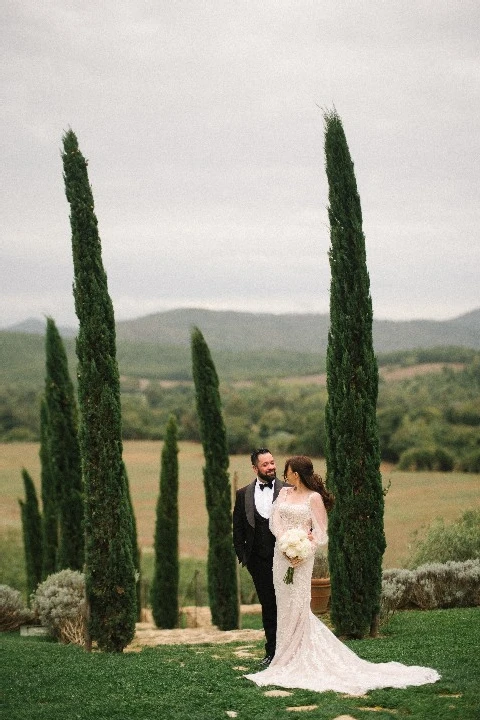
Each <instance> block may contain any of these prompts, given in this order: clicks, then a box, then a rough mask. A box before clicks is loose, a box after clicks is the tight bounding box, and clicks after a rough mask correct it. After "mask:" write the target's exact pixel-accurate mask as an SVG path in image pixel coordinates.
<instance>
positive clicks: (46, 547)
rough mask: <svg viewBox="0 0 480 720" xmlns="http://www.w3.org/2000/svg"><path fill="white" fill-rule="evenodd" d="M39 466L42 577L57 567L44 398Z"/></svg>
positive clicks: (55, 514) (43, 403)
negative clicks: (41, 508) (41, 510)
mask: <svg viewBox="0 0 480 720" xmlns="http://www.w3.org/2000/svg"><path fill="white" fill-rule="evenodd" d="M40 467H41V489H42V507H43V513H42V579H43V580H45V578H46V577H48V576H49V575H51V574H52V573H54V572H55V571H56V569H57V549H58V517H57V500H56V492H55V480H54V477H53V472H52V459H51V454H50V432H49V422H48V408H47V402H46V400H45V398H43V399H42V404H41V406H40Z"/></svg>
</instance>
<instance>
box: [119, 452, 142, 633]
mask: <svg viewBox="0 0 480 720" xmlns="http://www.w3.org/2000/svg"><path fill="white" fill-rule="evenodd" d="M122 465H123V473H124V482H125V493H126V498H127V508H128V514H129V515H130V542H131V544H132V558H133V566H134V568H135V583H136V585H135V588H136V592H135V597H136V607H137V622H140V619H141V615H142V597H141V596H142V577H141V565H142V557H141V550H140V546H139V544H138V534H137V521H136V520H135V513H134V510H133V503H132V496H131V494H130V483H129V481H128V473H127V468H126V467H125V463H124V462H122Z"/></svg>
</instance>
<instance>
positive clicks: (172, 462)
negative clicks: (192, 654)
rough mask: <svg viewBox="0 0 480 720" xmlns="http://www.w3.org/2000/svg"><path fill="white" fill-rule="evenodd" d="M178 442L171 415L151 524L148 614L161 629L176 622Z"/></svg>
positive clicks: (173, 418)
mask: <svg viewBox="0 0 480 720" xmlns="http://www.w3.org/2000/svg"><path fill="white" fill-rule="evenodd" d="M177 456H178V444H177V421H176V419H175V416H174V415H171V416H170V418H169V421H168V423H167V427H166V431H165V442H164V444H163V448H162V458H161V470H160V492H159V495H158V501H157V518H156V523H155V569H154V573H153V583H152V593H151V600H152V614H153V619H154V620H155V624H156V625H157V626H158V627H161V628H174V627H176V626H177V624H178V580H179V567H178V457H177Z"/></svg>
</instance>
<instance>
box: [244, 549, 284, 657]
mask: <svg viewBox="0 0 480 720" xmlns="http://www.w3.org/2000/svg"><path fill="white" fill-rule="evenodd" d="M247 570H248V572H249V573H250V575H251V576H252V579H253V584H254V585H255V590H256V591H257V595H258V599H259V601H260V605H261V606H262V622H263V629H264V630H265V639H266V643H265V653H266V654H267V655H270V656H273V655H275V646H276V641H277V600H276V598H275V588H274V587H273V556H272V557H269V558H263V557H260V555H256V554H255V553H252V554H251V555H250V558H249V560H248V562H247Z"/></svg>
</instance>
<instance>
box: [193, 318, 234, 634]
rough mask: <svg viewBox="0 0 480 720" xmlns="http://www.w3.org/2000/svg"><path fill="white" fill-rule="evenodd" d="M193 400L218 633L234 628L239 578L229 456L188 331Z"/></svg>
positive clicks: (217, 406) (216, 399) (203, 350)
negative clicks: (195, 407) (198, 428)
mask: <svg viewBox="0 0 480 720" xmlns="http://www.w3.org/2000/svg"><path fill="white" fill-rule="evenodd" d="M192 365H193V380H194V383H195V397H196V404H197V413H198V419H199V424H200V434H201V438H202V445H203V454H204V456H205V466H204V468H203V481H204V486H205V498H206V506H207V511H208V594H209V599H210V610H211V612H212V622H213V623H214V624H215V625H217V626H218V627H219V628H220V629H221V630H231V629H233V628H236V627H238V620H239V617H238V600H237V574H236V562H235V552H234V549H233V541H232V497H231V487H230V476H229V473H228V465H229V458H228V450H227V436H226V432H225V424H224V422H223V416H222V409H221V401H220V392H219V387H218V376H217V371H216V370H215V365H214V363H213V359H212V356H211V354H210V350H209V348H208V345H207V343H206V342H205V339H204V337H203V335H202V333H201V332H200V330H199V329H198V328H194V329H193V331H192Z"/></svg>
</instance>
